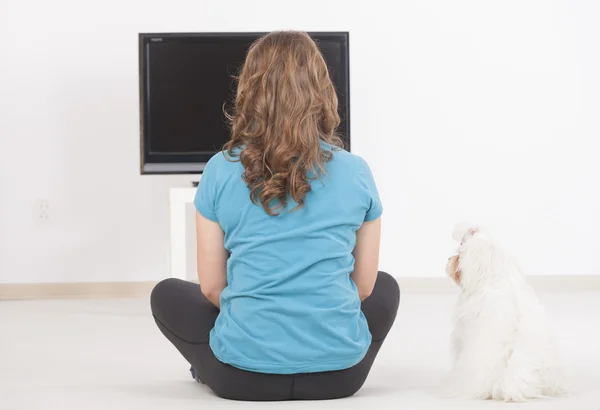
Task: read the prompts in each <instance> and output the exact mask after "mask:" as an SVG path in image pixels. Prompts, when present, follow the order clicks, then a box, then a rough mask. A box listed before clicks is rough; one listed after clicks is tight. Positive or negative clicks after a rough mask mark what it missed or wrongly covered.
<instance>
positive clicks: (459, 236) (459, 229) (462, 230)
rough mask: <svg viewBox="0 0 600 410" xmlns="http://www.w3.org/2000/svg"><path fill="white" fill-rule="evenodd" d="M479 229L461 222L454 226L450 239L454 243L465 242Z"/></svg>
mask: <svg viewBox="0 0 600 410" xmlns="http://www.w3.org/2000/svg"><path fill="white" fill-rule="evenodd" d="M479 230H480V228H479V227H478V226H477V225H475V224H472V223H469V222H461V223H458V224H456V225H455V226H454V230H453V231H452V238H453V239H454V240H455V241H456V242H460V243H463V242H466V240H467V239H468V238H470V237H471V236H473V235H474V234H475V232H477V231H479Z"/></svg>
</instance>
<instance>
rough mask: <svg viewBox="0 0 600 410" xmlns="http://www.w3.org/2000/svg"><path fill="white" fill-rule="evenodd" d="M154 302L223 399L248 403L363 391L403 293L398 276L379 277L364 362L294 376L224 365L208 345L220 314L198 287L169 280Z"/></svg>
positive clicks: (174, 339)
mask: <svg viewBox="0 0 600 410" xmlns="http://www.w3.org/2000/svg"><path fill="white" fill-rule="evenodd" d="M150 299H151V300H150V303H151V306H152V315H153V316H154V320H155V321H156V324H157V325H158V328H159V329H160V331H161V332H162V333H163V334H164V335H165V336H166V337H167V339H169V341H170V342H171V343H173V345H174V346H175V347H176V348H177V350H179V352H180V353H181V354H182V355H183V357H184V358H185V359H186V360H187V361H188V362H189V363H190V365H191V366H192V367H193V368H194V369H195V371H196V372H197V376H198V377H199V379H200V380H202V382H203V383H206V385H207V386H208V387H210V388H211V389H212V390H213V391H214V392H215V393H216V395H217V396H219V397H222V398H226V399H232V400H246V401H282V400H327V399H337V398H342V397H348V396H352V395H353V394H354V393H356V392H357V391H358V390H359V389H360V388H361V387H362V385H363V383H364V382H365V380H366V378H367V375H368V374H369V370H371V366H372V365H373V361H374V360H375V356H377V352H379V349H380V348H381V345H382V343H383V340H384V339H385V337H386V336H387V334H388V332H389V331H390V328H391V327H392V324H393V323H394V320H395V318H396V313H397V312H398V304H399V302H400V289H399V288H398V283H397V282H396V280H395V279H394V278H393V277H391V276H390V275H388V274H387V273H385V272H379V274H378V276H377V282H376V283H375V289H373V293H372V294H371V296H370V297H369V298H367V299H366V300H364V301H363V303H362V311H363V312H364V314H365V316H366V318H367V321H368V323H369V330H370V331H371V335H372V336H373V341H372V342H371V346H370V347H369V350H368V352H367V355H366V356H365V358H364V359H363V360H362V361H361V362H360V363H358V364H357V365H355V366H353V367H351V368H349V369H345V370H339V371H332V372H321V373H303V374H293V375H282V374H263V373H253V372H248V371H245V370H241V369H238V368H236V367H233V366H230V365H227V364H224V363H222V362H220V361H219V360H218V359H217V358H216V357H215V356H214V354H213V352H212V350H211V349H210V346H209V344H208V341H209V333H210V331H211V329H212V328H213V326H214V324H215V320H216V319H217V316H218V315H219V310H218V309H217V308H216V307H215V306H214V305H213V304H212V303H211V302H210V301H209V300H208V299H206V298H205V297H204V295H202V293H201V292H200V287H199V286H198V284H195V283H191V282H186V281H183V280H180V279H165V280H163V281H162V282H160V283H159V284H158V285H156V287H155V288H154V290H153V291H152V296H151V298H150Z"/></svg>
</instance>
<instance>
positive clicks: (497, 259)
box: [443, 224, 566, 402]
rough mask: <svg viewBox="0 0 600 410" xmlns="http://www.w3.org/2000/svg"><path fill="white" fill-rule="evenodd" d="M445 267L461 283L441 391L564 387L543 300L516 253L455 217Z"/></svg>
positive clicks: (465, 393) (517, 396)
mask: <svg viewBox="0 0 600 410" xmlns="http://www.w3.org/2000/svg"><path fill="white" fill-rule="evenodd" d="M453 237H454V239H455V240H457V241H458V242H460V247H459V249H458V254H457V255H456V256H453V257H451V258H450V259H449V260H448V264H447V266H446V271H447V273H448V275H449V276H450V277H451V278H452V279H454V280H455V282H456V283H457V284H458V285H459V286H460V288H461V293H460V297H459V299H458V303H457V305H456V310H455V315H454V325H455V328H454V331H453V333H452V353H453V356H454V357H453V358H454V366H453V369H452V371H451V372H450V374H449V376H448V378H447V379H446V382H445V384H444V388H443V392H444V393H445V394H446V395H449V396H453V397H462V398H474V399H494V400H504V401H519V402H521V401H526V400H530V399H535V398H541V397H548V396H558V395H562V394H565V393H566V387H565V384H564V378H563V375H562V372H561V370H560V368H559V365H558V361H557V358H556V354H555V349H554V346H553V341H552V338H551V336H550V331H549V328H548V325H547V322H546V317H545V312H544V308H543V306H542V305H541V304H540V302H539V300H538V298H537V297H536V295H535V293H534V291H533V289H532V288H531V287H530V286H529V285H528V284H527V282H526V280H525V277H524V275H523V274H522V272H521V270H520V268H519V266H518V264H517V262H516V260H515V259H514V258H513V256H512V255H511V254H510V253H508V252H506V251H505V250H503V249H501V248H499V247H498V246H496V245H495V244H494V242H493V241H492V240H491V239H490V237H489V236H488V234H486V233H485V232H483V231H482V230H481V229H479V228H477V227H474V226H469V225H468V224H459V225H457V226H456V228H455V229H454V232H453Z"/></svg>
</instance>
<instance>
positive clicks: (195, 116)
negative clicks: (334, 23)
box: [139, 32, 350, 174]
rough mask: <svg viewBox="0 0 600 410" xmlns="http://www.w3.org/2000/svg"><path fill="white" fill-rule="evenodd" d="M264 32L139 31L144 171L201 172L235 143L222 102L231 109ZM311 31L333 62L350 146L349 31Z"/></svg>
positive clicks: (342, 133)
mask: <svg viewBox="0 0 600 410" xmlns="http://www.w3.org/2000/svg"><path fill="white" fill-rule="evenodd" d="M263 34H265V33H140V34H139V63H140V65H139V70H140V71H139V80H140V148H141V150H140V151H141V161H140V165H141V173H142V174H198V173H202V170H203V169H204V166H205V164H206V162H207V161H208V160H209V159H210V158H211V157H212V156H213V155H214V154H216V153H217V152H219V151H220V150H221V148H222V146H223V145H224V144H225V142H227V141H228V140H229V137H230V128H229V124H228V122H227V120H226V117H225V115H224V113H223V107H232V103H233V101H234V99H235V91H236V83H235V79H234V76H235V75H237V74H238V73H239V70H240V68H241V66H242V64H243V62H244V60H245V57H246V53H247V51H248V48H249V47H250V45H251V44H252V43H253V42H254V41H255V40H257V39H258V38H259V37H260V36H262V35H263ZM309 35H310V36H311V37H312V38H313V39H314V40H315V42H316V43H317V44H318V45H319V48H320V49H321V52H322V53H323V56H324V58H325V61H326V62H327V65H328V67H329V73H330V76H331V79H332V82H333V84H334V86H335V89H336V91H337V95H338V100H339V114H340V118H341V124H340V126H339V128H338V133H339V134H340V136H341V137H342V139H343V140H344V144H345V148H346V149H347V150H350V84H349V80H350V79H349V64H348V63H349V59H348V33H347V32H319V33H309Z"/></svg>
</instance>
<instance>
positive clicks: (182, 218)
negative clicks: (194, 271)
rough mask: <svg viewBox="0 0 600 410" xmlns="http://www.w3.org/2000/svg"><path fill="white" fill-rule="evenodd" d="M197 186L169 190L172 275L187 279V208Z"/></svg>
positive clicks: (192, 201)
mask: <svg viewBox="0 0 600 410" xmlns="http://www.w3.org/2000/svg"><path fill="white" fill-rule="evenodd" d="M194 195H196V188H193V187H189V188H171V189H170V190H169V208H170V214H171V217H170V225H171V228H170V229H171V231H170V239H169V243H170V248H171V249H170V250H171V277H172V278H179V279H184V280H185V279H186V274H187V243H186V238H187V236H186V208H187V204H192V203H194Z"/></svg>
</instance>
